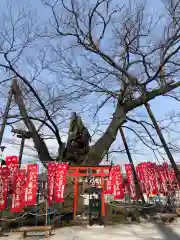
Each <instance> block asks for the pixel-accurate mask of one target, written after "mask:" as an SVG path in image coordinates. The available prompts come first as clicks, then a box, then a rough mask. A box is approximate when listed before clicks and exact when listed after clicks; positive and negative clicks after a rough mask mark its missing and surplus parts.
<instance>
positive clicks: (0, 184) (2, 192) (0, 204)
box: [0, 167, 9, 211]
mask: <svg viewBox="0 0 180 240" xmlns="http://www.w3.org/2000/svg"><path fill="white" fill-rule="evenodd" d="M8 183H9V169H8V168H6V167H5V168H4V167H0V211H2V210H4V209H5V208H6V201H7V195H8Z"/></svg>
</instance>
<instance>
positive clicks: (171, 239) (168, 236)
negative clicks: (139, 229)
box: [156, 223, 180, 240]
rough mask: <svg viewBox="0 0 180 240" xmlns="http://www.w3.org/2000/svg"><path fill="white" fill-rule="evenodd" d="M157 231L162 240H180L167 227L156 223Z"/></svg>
mask: <svg viewBox="0 0 180 240" xmlns="http://www.w3.org/2000/svg"><path fill="white" fill-rule="evenodd" d="M156 226H157V229H158V230H159V231H160V232H161V233H162V234H163V235H164V240H180V237H179V236H178V235H177V234H176V233H175V232H174V231H173V230H172V229H171V228H170V227H169V226H167V225H165V224H163V223H156Z"/></svg>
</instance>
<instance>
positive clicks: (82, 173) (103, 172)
mask: <svg viewBox="0 0 180 240" xmlns="http://www.w3.org/2000/svg"><path fill="white" fill-rule="evenodd" d="M111 167H112V166H106V165H104V166H69V169H68V173H67V176H68V177H73V178H74V180H75V181H74V204H73V216H74V219H75V218H76V211H77V201H78V180H79V179H78V178H79V177H88V176H89V173H88V171H89V169H90V170H91V173H92V174H91V176H92V177H100V178H101V189H102V193H101V202H102V208H101V215H102V217H105V199H104V177H109V172H110V169H111Z"/></svg>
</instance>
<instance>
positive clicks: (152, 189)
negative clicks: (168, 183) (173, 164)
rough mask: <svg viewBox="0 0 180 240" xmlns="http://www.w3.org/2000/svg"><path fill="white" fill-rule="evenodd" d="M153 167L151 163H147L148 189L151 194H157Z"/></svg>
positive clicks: (156, 182)
mask: <svg viewBox="0 0 180 240" xmlns="http://www.w3.org/2000/svg"><path fill="white" fill-rule="evenodd" d="M155 171H156V169H155V165H154V164H153V163H151V162H147V174H148V177H149V188H150V193H151V194H154V195H156V194H158V181H157V178H156V173H155Z"/></svg>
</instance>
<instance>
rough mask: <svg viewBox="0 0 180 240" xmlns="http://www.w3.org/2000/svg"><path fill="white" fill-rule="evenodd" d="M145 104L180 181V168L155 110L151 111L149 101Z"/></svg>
mask: <svg viewBox="0 0 180 240" xmlns="http://www.w3.org/2000/svg"><path fill="white" fill-rule="evenodd" d="M144 105H145V107H146V110H147V112H148V115H149V117H150V119H151V121H152V123H153V125H154V127H155V129H156V132H157V134H158V136H159V139H160V141H161V143H162V145H163V147H164V150H165V152H166V154H167V156H168V158H169V161H170V162H171V164H172V167H173V169H174V171H175V174H176V177H177V179H178V182H179V183H180V172H179V169H178V167H177V165H176V163H175V161H174V158H173V156H172V154H171V152H170V150H169V148H168V145H167V143H166V140H165V138H164V136H163V134H162V131H161V129H160V127H159V125H158V123H157V121H156V119H155V116H154V114H153V112H152V111H151V108H150V105H149V103H145V104H144Z"/></svg>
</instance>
